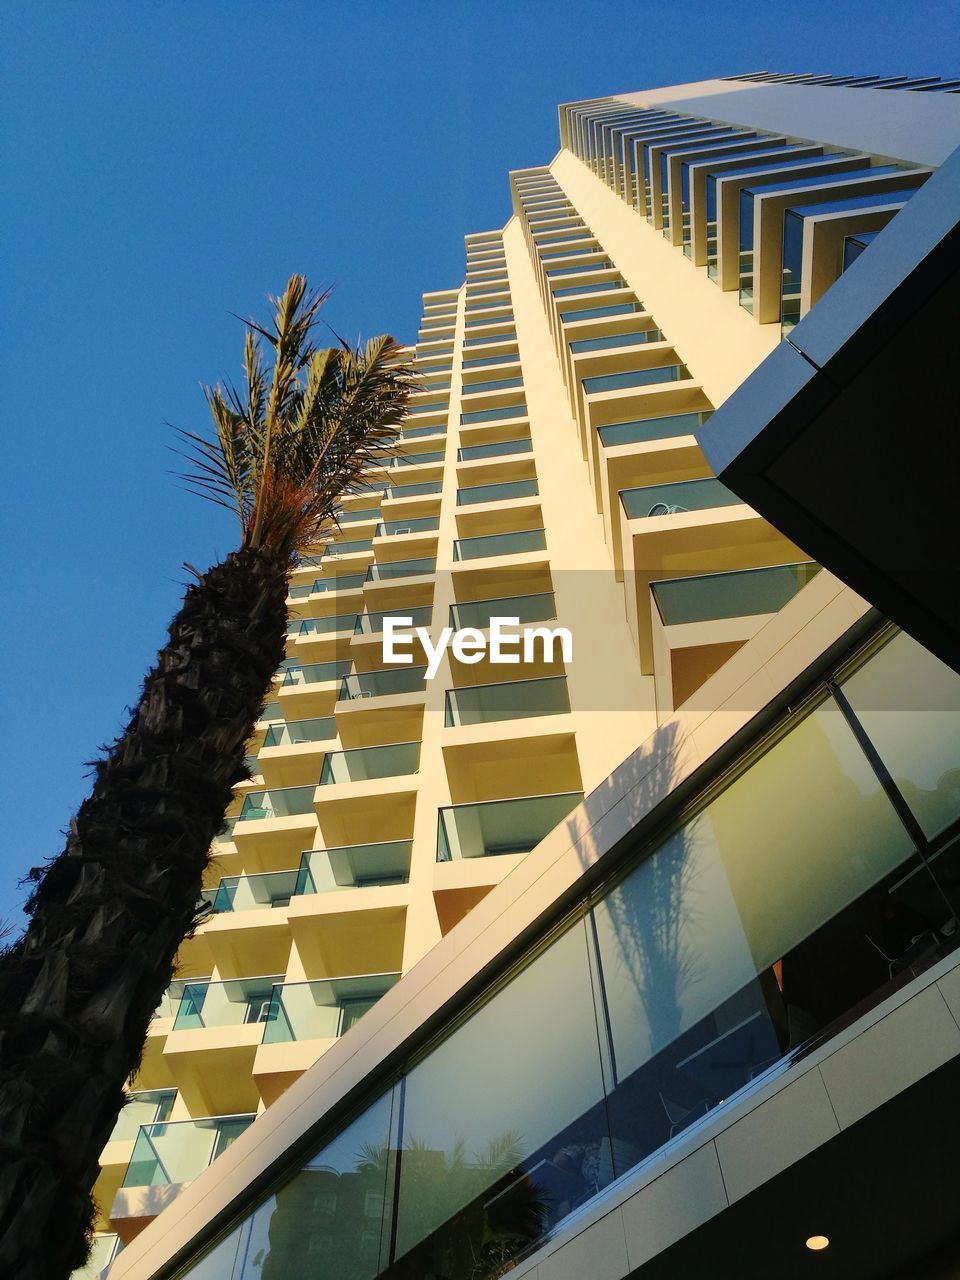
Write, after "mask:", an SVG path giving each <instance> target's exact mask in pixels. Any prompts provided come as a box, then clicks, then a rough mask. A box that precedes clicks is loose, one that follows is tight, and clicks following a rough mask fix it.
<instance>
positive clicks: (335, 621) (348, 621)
mask: <svg viewBox="0 0 960 1280" xmlns="http://www.w3.org/2000/svg"><path fill="white" fill-rule="evenodd" d="M356 621H357V615H356V614H355V613H329V614H327V615H326V616H325V617H322V618H304V619H303V621H302V622H301V623H300V627H299V634H300V635H302V636H310V635H326V634H328V633H329V632H335V631H352V630H353V628H354V626H355V625H356Z"/></svg>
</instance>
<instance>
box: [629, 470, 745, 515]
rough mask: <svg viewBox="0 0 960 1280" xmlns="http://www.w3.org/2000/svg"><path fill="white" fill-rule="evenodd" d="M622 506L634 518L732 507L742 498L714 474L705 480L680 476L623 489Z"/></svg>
mask: <svg viewBox="0 0 960 1280" xmlns="http://www.w3.org/2000/svg"><path fill="white" fill-rule="evenodd" d="M620 500H621V502H622V503H623V509H624V511H626V513H627V515H628V516H629V517H630V519H631V520H637V519H640V518H642V517H645V516H672V515H676V514H677V513H678V512H681V511H704V510H709V509H710V508H712V507H730V506H735V505H736V504H737V503H740V502H742V501H743V499H742V498H738V497H737V495H736V494H735V493H732V492H731V490H729V489H728V488H727V486H726V485H725V484H721V483H720V481H719V480H715V479H714V478H713V477H712V476H710V477H708V478H706V479H704V480H678V481H677V482H676V483H675V484H651V485H645V486H644V487H643V488H642V489H623V490H621V492H620Z"/></svg>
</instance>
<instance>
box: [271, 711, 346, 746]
mask: <svg viewBox="0 0 960 1280" xmlns="http://www.w3.org/2000/svg"><path fill="white" fill-rule="evenodd" d="M336 736H337V724H336V721H335V720H334V718H333V716H314V717H313V718H312V719H310V720H288V721H287V722H286V724H272V725H271V726H270V728H269V729H268V730H267V732H266V734H265V735H264V739H263V745H264V746H265V747H299V746H302V745H303V743H305V742H328V741H329V740H330V739H331V738H335V737H336Z"/></svg>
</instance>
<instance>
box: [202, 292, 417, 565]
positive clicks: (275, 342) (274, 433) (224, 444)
mask: <svg viewBox="0 0 960 1280" xmlns="http://www.w3.org/2000/svg"><path fill="white" fill-rule="evenodd" d="M327 296H328V293H327V292H324V291H322V290H316V289H313V290H312V289H310V288H309V286H308V285H307V282H306V280H305V279H304V277H303V276H291V278H290V280H289V281H288V283H287V287H286V290H285V291H284V293H283V294H282V295H281V296H280V297H278V298H273V299H271V302H272V303H273V308H274V314H273V319H272V323H271V324H270V326H269V327H267V326H264V325H260V324H258V323H257V322H255V321H253V320H247V321H246V322H245V323H246V325H247V334H246V339H245V344H244V353H243V371H244V377H243V384H242V389H241V390H237V389H235V388H233V387H227V388H224V387H221V386H217V387H213V388H209V387H205V388H204V395H205V396H206V399H207V404H208V406H209V409H210V414H211V418H212V420H213V426H214V433H213V437H212V438H208V437H206V436H201V435H198V434H195V433H192V432H181V433H180V434H181V438H182V439H183V441H184V442H185V444H186V446H187V448H186V450H185V454H184V456H185V457H186V458H187V459H188V461H189V463H190V469H189V470H188V471H187V472H185V473H184V476H183V478H184V479H185V480H186V481H187V483H188V487H190V488H191V489H192V490H193V491H194V492H197V493H200V494H201V495H202V496H203V497H206V498H209V499H210V500H211V501H214V502H216V503H218V504H219V505H221V506H226V507H230V508H231V509H233V510H234V511H235V512H236V514H237V516H238V519H239V521H240V527H241V530H242V537H243V545H245V546H271V547H274V548H275V549H277V550H278V551H280V552H281V553H282V554H284V555H288V556H293V555H295V554H296V553H297V552H298V551H299V550H300V549H301V548H302V547H303V546H305V545H306V544H307V543H308V542H310V541H313V540H315V539H316V538H317V536H318V534H320V533H321V531H322V530H323V528H324V527H325V526H328V525H329V524H330V523H331V521H335V520H336V516H337V512H338V509H339V503H340V499H341V497H342V495H343V493H344V492H345V491H346V490H348V489H349V488H350V487H351V486H352V485H355V484H356V483H357V481H358V480H359V478H360V476H361V475H362V473H363V472H364V470H365V469H366V468H367V467H370V466H372V465H376V464H377V463H378V462H382V461H383V459H384V457H385V456H386V455H387V454H388V453H389V451H390V450H391V449H392V447H393V446H394V445H395V443H396V438H397V432H398V429H399V422H400V419H401V417H402V415H403V412H404V409H405V407H406V404H407V400H408V397H409V394H410V391H411V390H412V389H413V387H414V374H413V371H412V369H411V368H410V367H409V366H408V365H407V364H406V363H405V362H404V361H403V360H402V358H401V357H402V353H403V349H402V348H401V347H400V346H399V345H398V344H397V343H396V342H395V341H394V340H393V339H392V338H391V337H389V336H387V335H381V336H380V337H377V338H371V339H370V340H369V341H367V342H366V343H365V344H363V345H360V344H358V345H357V346H356V347H355V348H354V347H351V346H350V345H349V344H348V343H346V342H344V341H343V339H341V338H339V337H337V341H338V342H339V344H340V345H339V346H337V347H324V348H319V349H318V348H315V347H314V345H313V343H312V340H311V338H312V333H313V329H314V326H315V325H316V323H317V318H318V312H319V310H320V307H321V306H322V305H323V303H324V302H325V301H326V298H327ZM335 336H336V335H335ZM261 340H263V341H265V342H267V343H268V344H269V345H270V347H271V348H272V351H273V368H272V370H271V371H270V373H269V374H268V373H267V371H266V369H265V368H264V365H263V361H262V357H261V345H260V344H261Z"/></svg>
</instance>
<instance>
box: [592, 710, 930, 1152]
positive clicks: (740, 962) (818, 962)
mask: <svg viewBox="0 0 960 1280" xmlns="http://www.w3.org/2000/svg"><path fill="white" fill-rule="evenodd" d="M910 852H911V845H910V841H909V839H908V837H907V834H906V832H905V831H904V829H903V827H902V825H901V824H900V822H899V821H898V820H897V818H896V815H895V813H894V811H893V809H892V807H891V806H890V804H889V802H888V800H887V798H886V796H885V794H884V792H883V790H882V788H881V786H880V783H879V781H878V780H877V778H876V776H875V774H874V773H873V771H872V770H871V769H870V767H869V765H868V763H867V760H866V758H865V757H864V755H863V753H862V752H861V751H860V748H859V747H858V745H857V743H856V741H855V739H854V737H853V734H852V733H851V731H850V729H849V728H848V726H847V724H846V722H845V721H844V719H843V717H842V714H841V713H840V711H839V709H838V708H837V707H836V705H835V704H834V703H832V702H829V703H825V704H824V705H822V706H821V707H820V708H818V709H817V710H816V711H814V712H813V713H812V714H811V715H809V716H808V717H807V718H806V719H805V720H803V721H802V722H801V723H800V724H799V725H798V726H797V727H796V728H795V729H794V730H793V731H792V732H791V733H789V734H788V735H787V737H785V738H784V739H782V740H781V741H780V742H779V743H778V744H777V745H776V746H774V747H773V749H772V750H770V751H769V752H767V754H766V755H764V756H762V757H761V758H760V759H759V760H757V761H756V762H755V763H754V765H753V766H752V768H750V770H749V771H748V772H747V773H745V774H744V775H742V776H741V777H740V778H739V779H737V780H736V781H735V782H734V783H733V784H732V785H731V786H729V787H728V788H727V789H726V790H725V791H724V792H722V793H721V794H720V795H719V796H718V797H717V799H715V800H714V801H713V802H712V803H711V804H710V805H709V806H708V807H707V808H706V809H705V810H704V811H703V812H701V813H700V814H698V815H697V816H696V817H695V818H693V819H692V820H691V821H690V822H688V823H687V824H686V826H684V827H683V828H681V830H679V831H678V832H677V833H676V834H675V835H673V836H671V837H670V838H669V839H668V840H667V841H666V842H665V843H664V844H663V845H661V846H660V848H659V849H657V851H656V852H655V853H654V854H653V855H652V856H651V857H650V858H648V859H647V860H646V861H645V862H643V863H641V864H640V866H638V867H637V868H636V869H635V870H634V871H633V872H632V873H631V874H630V876H628V877H627V879H626V880H625V881H624V882H623V883H622V884H621V885H620V886H619V887H618V888H616V889H615V890H614V891H613V892H612V893H610V894H609V895H608V896H607V897H606V898H605V899H604V901H603V902H601V903H600V904H599V905H598V906H597V907H596V909H595V912H594V917H595V920H596V927H597V936H598V940H599V949H600V956H601V969H602V974H603V984H604V991H605V997H606V1004H607V1009H608V1015H609V1021H610V1027H611V1033H612V1037H613V1050H614V1056H615V1062H616V1076H617V1088H616V1090H615V1093H614V1096H613V1097H612V1098H611V1100H610V1102H611V1115H612V1120H611V1124H612V1128H613V1132H614V1138H615V1143H614V1145H615V1150H618V1151H619V1153H620V1160H621V1162H622V1167H621V1169H620V1171H622V1168H625V1167H628V1166H629V1164H632V1163H635V1162H636V1161H637V1160H639V1159H640V1158H642V1157H643V1156H644V1155H646V1154H648V1153H649V1152H651V1151H653V1150H655V1149H656V1148H657V1147H658V1146H660V1145H661V1144H662V1143H663V1142H665V1141H667V1140H668V1139H669V1138H670V1137H672V1136H673V1135H674V1134H675V1133H676V1132H678V1131H679V1130H680V1129H682V1128H684V1127H685V1126H686V1125H687V1124H690V1123H692V1121H693V1120H695V1119H696V1118H697V1117H698V1116H701V1115H703V1114H705V1112H706V1111H708V1110H709V1109H710V1108H711V1107H713V1106H716V1105H718V1104H719V1103H720V1102H721V1101H723V1100H724V1099H726V1098H729V1097H730V1095H731V1094H733V1093H735V1092H736V1091H737V1090H738V1089H739V1088H741V1087H743V1086H745V1085H746V1084H747V1083H748V1082H749V1081H750V1080H751V1079H752V1078H753V1077H754V1076H755V1075H756V1074H758V1073H759V1072H761V1071H763V1070H764V1069H765V1068H766V1067H767V1066H768V1065H770V1064H771V1063H772V1062H773V1061H776V1059H778V1058H779V1057H780V1056H781V1054H782V1053H783V1052H784V1051H786V1050H787V1049H788V1048H793V1047H795V1046H796V1045H797V1044H799V1043H801V1042H802V1041H803V1040H805V1039H806V1038H808V1036H809V1035H810V1034H812V1033H814V1032H815V1031H816V1030H818V1029H819V1028H820V1027H822V1026H824V1025H825V1024H826V1023H827V1022H829V1021H830V1020H831V1018H832V1017H835V1016H837V1015H838V1014H839V1013H841V1012H846V1010H847V1009H849V1008H850V1007H851V1005H854V1004H856V1002H857V999H858V998H859V997H860V996H862V995H863V994H865V993H866V992H868V991H870V990H872V989H874V988H875V987H876V986H879V985H880V984H881V983H882V982H883V981H885V980H886V978H887V966H886V964H885V963H884V962H883V959H882V957H881V956H880V955H879V953H878V951H877V949H876V946H875V945H873V944H872V941H871V936H872V935H873V934H876V938H877V939H879V938H880V937H881V936H882V934H881V932H880V931H881V929H882V925H883V917H884V912H885V910H886V909H887V908H886V907H885V905H884V904H885V900H886V899H887V894H886V893H885V892H884V890H883V887H882V885H881V882H882V880H883V877H885V876H887V875H888V873H890V872H891V871H892V870H893V869H895V868H897V867H898V866H899V864H901V863H903V861H904V860H905V859H906V858H908V856H909V855H910ZM875 886H879V888H878V889H877V890H876V891H874V890H875ZM849 904H855V906H853V907H852V908H851V913H850V914H851V915H852V919H850V920H849V921H844V919H843V912H844V908H847V907H848V905H849ZM841 921H842V922H843V924H842V926H841V925H840V922H841ZM828 922H830V927H829V928H828V929H825V928H824V926H827V925H828ZM814 935H817V941H816V944H815V946H814V947H813V948H810V946H809V940H810V939H811V937H812V936H814Z"/></svg>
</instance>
